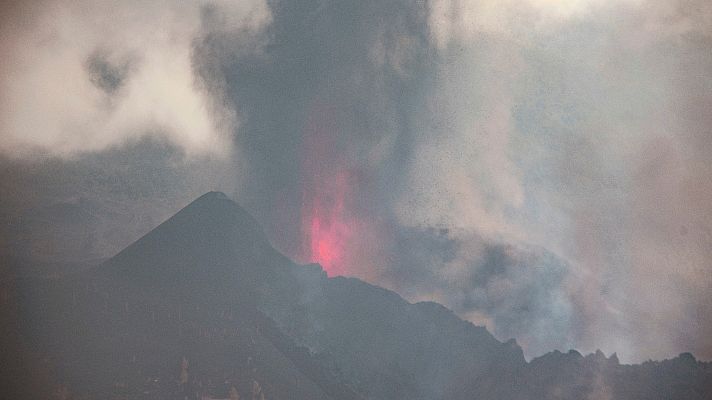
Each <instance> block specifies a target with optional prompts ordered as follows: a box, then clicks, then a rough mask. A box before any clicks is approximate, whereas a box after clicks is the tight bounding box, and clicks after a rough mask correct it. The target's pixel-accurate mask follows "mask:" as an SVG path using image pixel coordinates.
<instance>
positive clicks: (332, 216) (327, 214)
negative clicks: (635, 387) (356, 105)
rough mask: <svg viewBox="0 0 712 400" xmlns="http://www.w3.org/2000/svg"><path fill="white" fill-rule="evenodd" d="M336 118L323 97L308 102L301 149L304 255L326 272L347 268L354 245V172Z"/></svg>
mask: <svg viewBox="0 0 712 400" xmlns="http://www.w3.org/2000/svg"><path fill="white" fill-rule="evenodd" d="M338 131H339V124H338V123H337V119H336V118H335V117H334V110H333V109H332V107H330V106H329V105H328V104H327V103H323V102H319V101H317V102H315V103H314V104H312V109H311V112H310V116H309V118H308V120H307V124H306V126H305V132H304V142H303V149H302V150H303V153H302V157H303V158H302V180H303V182H302V184H303V199H302V201H303V202H302V212H301V214H302V215H301V225H302V235H303V242H302V243H303V244H302V255H301V257H300V258H301V259H302V260H304V261H310V262H317V263H319V264H320V265H321V266H322V268H324V270H325V271H326V273H327V274H328V275H329V276H334V275H343V274H345V273H347V272H349V271H347V267H346V264H347V262H348V259H347V258H348V257H347V256H348V254H347V253H348V249H350V248H351V247H352V244H351V239H352V238H353V235H352V232H353V230H354V222H355V221H353V218H351V216H350V215H349V210H348V208H349V205H350V200H351V198H350V197H351V195H352V193H351V192H352V190H351V187H352V185H351V184H352V183H353V182H352V180H353V179H351V178H352V173H351V172H350V171H349V170H348V168H345V166H344V163H343V159H342V158H341V157H340V154H339V143H338V142H337V137H338V135H337V134H336V133H337V132H338Z"/></svg>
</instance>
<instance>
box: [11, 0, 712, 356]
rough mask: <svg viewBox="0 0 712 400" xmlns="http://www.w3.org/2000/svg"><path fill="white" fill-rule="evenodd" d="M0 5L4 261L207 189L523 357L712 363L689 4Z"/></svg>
mask: <svg viewBox="0 0 712 400" xmlns="http://www.w3.org/2000/svg"><path fill="white" fill-rule="evenodd" d="M2 7H3V8H2V20H1V21H0V52H1V54H2V55H3V61H2V63H0V191H1V193H0V218H2V220H3V224H2V226H3V228H0V240H1V245H0V255H1V256H3V257H9V258H11V259H13V260H15V259H18V260H28V259H39V260H42V261H43V262H46V261H48V260H56V259H61V260H63V261H69V260H73V259H89V258H100V257H106V256H110V255H111V254H112V253H114V252H116V251H117V250H120V249H121V248H122V247H123V246H125V245H126V244H128V243H130V242H131V241H132V240H135V239H136V238H138V237H139V236H140V235H141V234H142V233H145V232H146V231H148V230H149V229H151V228H152V227H153V226H155V225H157V224H158V223H159V222H160V221H161V220H162V219H164V218H166V217H168V216H169V215H170V214H171V213H172V212H174V211H176V210H177V209H179V208H180V207H181V206H182V205H185V204H186V203H187V202H189V201H190V200H191V199H192V198H194V197H197V196H198V195H199V194H201V193H202V192H205V191H208V190H213V189H217V190H223V191H225V192H227V193H228V194H230V195H231V196H233V197H234V198H235V199H236V200H237V201H238V202H239V203H240V204H242V205H243V206H245V207H246V208H247V209H248V210H249V211H250V212H252V213H253V214H255V216H256V217H257V219H258V220H259V221H260V222H261V223H262V224H263V226H264V228H265V230H266V231H267V233H268V234H269V236H270V237H271V239H272V240H273V242H274V244H275V245H276V246H277V247H278V248H280V249H281V250H282V251H283V252H285V253H286V254H287V255H289V256H290V257H292V258H294V259H295V260H297V261H300V262H308V261H319V262H321V263H322V264H323V265H324V267H325V268H326V269H327V271H328V272H329V273H330V274H331V275H337V274H344V275H352V276H357V277H360V278H363V279H365V280H367V281H369V282H372V283H376V284H379V285H382V286H385V287H388V288H392V289H394V290H396V291H398V292H399V293H400V294H401V295H403V296H404V297H406V298H407V299H409V300H411V301H417V300H436V301H438V302H441V303H443V304H445V305H446V306H448V307H450V308H452V309H453V310H454V311H455V312H457V313H458V314H459V315H461V316H462V317H464V318H467V319H469V320H471V321H473V322H475V323H477V324H480V325H486V326H487V327H488V328H489V329H490V330H491V331H492V332H493V333H494V334H495V335H496V336H497V337H498V338H499V339H502V340H505V339H508V338H510V337H515V338H516V339H517V341H518V342H519V343H520V344H522V346H523V347H524V349H525V352H526V354H527V356H528V357H531V356H536V355H539V354H542V353H544V352H545V351H548V350H552V349H555V348H557V349H561V350H568V349H569V348H577V349H580V350H582V351H592V350H594V349H596V348H601V349H602V350H603V351H604V352H606V353H607V354H608V353H612V352H618V354H619V356H620V357H621V360H622V361H624V362H625V361H628V362H630V361H641V360H645V359H648V358H664V357H670V356H674V355H677V354H678V353H680V352H683V351H692V352H693V353H695V354H696V355H697V356H698V357H700V358H704V359H711V358H712V163H710V162H709V161H708V160H709V157H710V154H712V3H710V2H708V1H705V0H658V1H652V0H649V1H646V0H570V1H566V0H562V1H555V0H528V1H508V0H498V1H487V0H480V1H476V0H461V1H456V0H436V1H383V2H379V1H358V2H353V1H327V0H314V1H308V0H301V1H294V0H291V1H278V0H274V1H261V0H248V1H239V2H227V1H190V2H188V1H185V2H171V1H161V0H149V1H124V2H117V3H115V4H108V3H107V2H91V1H81V0H80V1H71V2H70V1H34V2H17V3H16V4H13V3H7V4H5V5H3V6H2ZM23 263H24V264H23ZM26 263H27V261H22V262H18V265H26Z"/></svg>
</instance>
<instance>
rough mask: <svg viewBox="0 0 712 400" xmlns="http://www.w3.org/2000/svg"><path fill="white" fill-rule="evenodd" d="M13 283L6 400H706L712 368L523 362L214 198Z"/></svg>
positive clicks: (577, 358) (600, 359) (433, 309)
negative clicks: (124, 242)
mask: <svg viewBox="0 0 712 400" xmlns="http://www.w3.org/2000/svg"><path fill="white" fill-rule="evenodd" d="M13 282H14V283H13V285H11V287H12V288H11V289H12V290H6V291H5V293H6V294H5V295H4V298H5V300H4V301H3V303H2V310H1V311H2V315H3V316H5V317H6V318H13V325H12V326H16V327H17V329H9V330H10V331H11V332H8V333H7V335H6V337H8V338H10V339H8V340H6V341H5V345H6V346H12V348H13V350H12V351H11V352H7V353H5V352H4V353H5V354H9V355H10V356H12V358H13V360H14V361H13V362H9V363H5V364H4V365H9V366H10V368H9V369H7V370H6V371H7V372H4V373H3V377H4V382H6V383H5V384H6V385H7V386H8V389H7V393H11V394H12V396H13V397H12V398H15V397H17V398H19V397H20V396H24V397H29V396H30V395H32V396H35V397H42V398H52V397H55V398H70V397H71V398H87V399H95V398H116V399H118V398H123V399H186V398H189V399H196V398H198V399H200V398H202V399H207V398H241V399H245V398H247V399H262V398H264V399H297V400H298V399H475V398H485V399H547V398H560V399H587V398H615V399H641V398H646V399H663V398H665V399H707V398H712V365H711V364H710V363H704V362H700V361H697V360H696V359H695V358H694V357H693V356H692V355H690V354H682V355H680V356H679V357H677V358H675V359H672V360H666V361H661V362H648V363H644V364H642V365H621V364H620V363H619V362H618V360H617V358H616V357H615V355H613V356H611V357H606V356H604V355H603V353H601V352H597V353H596V354H591V355H587V356H583V355H581V354H579V353H578V352H576V351H573V350H572V351H570V352H568V353H560V352H558V351H555V352H552V353H549V354H547V355H545V356H543V357H540V358H537V359H534V360H532V361H531V362H527V361H526V360H525V359H524V356H523V353H522V350H521V348H520V347H519V346H518V345H517V343H516V342H515V341H514V340H510V341H507V342H501V341H498V340H497V339H495V338H494V337H493V336H492V335H491V334H490V333H489V332H488V331H487V330H486V329H485V328H483V327H478V326H474V325H473V324H471V323H469V322H467V321H463V320H461V319H460V318H458V317H457V316H456V315H455V314H454V313H452V312H451V311H449V310H448V309H446V308H445V307H443V306H441V305H439V304H436V303H431V302H423V303H416V304H411V303H408V302H407V301H405V300H404V299H403V298H401V297H400V296H399V295H398V294H396V293H394V292H392V291H389V290H386V289H383V288H380V287H377V286H373V285H370V284H368V283H365V282H363V281H361V280H358V279H355V278H345V277H329V276H327V274H326V273H325V272H324V270H323V269H322V268H321V267H320V266H319V265H317V264H310V265H298V264H295V263H293V262H292V261H290V260H289V259H288V258H286V257H285V256H283V255H282V254H280V253H279V252H278V251H277V250H275V249H274V248H273V247H272V246H271V245H270V242H269V240H268V238H267V237H266V235H265V234H264V233H263V231H262V230H261V229H260V226H259V224H258V223H257V221H255V219H254V218H252V217H251V216H250V215H249V213H247V212H246V211H245V210H244V209H242V208H241V207H240V206H239V205H237V204H236V203H235V202H234V201H232V200H231V199H229V198H228V197H227V196H226V195H224V194H222V193H219V192H211V193H207V194H205V195H203V196H201V197H200V198H198V199H197V200H195V201H193V202H192V203H191V204H189V205H188V206H186V207H185V208H184V209H182V210H180V211H179V212H178V213H177V214H175V215H174V216H173V217H171V218H170V219H168V220H167V221H165V222H164V223H162V224H161V225H159V226H158V227H156V228H155V229H154V230H153V231H151V232H150V233H148V234H147V235H145V236H144V237H142V238H140V239H139V240H137V241H136V242H135V243H133V244H131V245H130V246H128V247H127V248H126V249H124V250H123V251H121V252H120V253H118V254H117V255H116V256H114V257H112V258H111V259H109V260H107V261H105V262H104V263H102V264H101V265H98V266H96V267H94V268H91V269H89V270H83V271H82V272H78V273H75V274H72V275H67V276H62V277H59V278H53V279H16V280H15V281H13ZM8 287H10V285H8ZM8 293H9V294H8ZM13 310H20V311H19V312H18V311H13ZM8 316H9V317H8ZM5 326H6V327H7V326H9V325H7V324H5ZM6 330H8V329H7V328H6ZM8 348H9V347H8ZM28 372H31V373H30V374H28ZM10 390H12V392H10Z"/></svg>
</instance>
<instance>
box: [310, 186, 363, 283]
mask: <svg viewBox="0 0 712 400" xmlns="http://www.w3.org/2000/svg"><path fill="white" fill-rule="evenodd" d="M346 181H347V180H346V179H345V178H344V177H343V176H339V177H337V178H336V179H335V181H334V182H332V185H329V186H327V188H328V189H330V190H328V191H323V190H320V191H319V193H317V194H316V195H315V196H314V197H313V198H312V199H311V202H310V203H311V204H309V205H307V204H305V206H310V207H309V208H308V209H307V210H304V211H305V215H304V216H305V217H307V218H308V221H304V222H308V224H309V232H308V236H309V250H310V253H311V254H310V259H311V260H312V261H314V262H318V263H319V264H321V266H322V267H323V268H324V270H325V271H326V273H327V274H328V275H329V276H333V275H341V274H343V273H345V272H346V271H345V270H344V263H345V261H346V260H345V255H346V246H347V244H348V240H349V237H350V233H351V232H350V229H349V224H348V223H347V221H346V215H345V208H344V202H345V196H346V191H347V190H346V189H347V187H346V186H347V184H346ZM322 189H325V188H322Z"/></svg>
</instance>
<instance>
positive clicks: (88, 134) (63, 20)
mask: <svg viewBox="0 0 712 400" xmlns="http://www.w3.org/2000/svg"><path fill="white" fill-rule="evenodd" d="M201 5H202V4H201V2H197V1H194V2H190V3H180V4H177V3H173V2H165V1H153V2H140V1H131V2H121V3H105V2H91V1H83V2H79V3H77V2H71V3H69V2H67V3H64V2H59V3H48V4H45V5H43V6H42V7H35V8H31V9H28V11H27V12H28V13H29V16H26V18H25V19H24V20H23V22H24V23H23V24H22V25H19V24H15V27H16V29H14V30H13V31H12V32H9V33H11V37H8V38H6V39H5V40H4V41H3V42H2V43H1V44H0V45H1V46H2V53H3V56H4V57H5V58H6V60H9V62H7V63H6V65H5V66H4V67H3V69H2V70H1V74H2V75H0V88H1V89H2V90H0V119H1V122H0V135H2V141H0V151H3V152H5V153H9V154H12V155H15V156H22V155H25V154H28V153H35V152H40V153H46V154H51V155H58V156H72V155H75V154H79V153H83V152H91V151H98V150H102V149H104V148H106V147H108V146H114V145H119V144H121V143H123V142H125V141H127V140H132V139H135V138H137V137H140V136H143V135H161V136H164V137H165V138H167V139H168V140H170V141H171V142H173V143H175V144H176V145H178V146H180V147H182V148H183V149H184V150H185V151H186V153H187V154H189V155H190V154H213V155H226V154H227V153H229V151H230V146H231V133H232V131H233V130H234V128H235V126H236V124H237V122H238V121H237V115H236V114H235V111H234V110H232V109H230V108H228V107H226V106H225V105H223V104H221V102H220V101H219V100H216V99H215V98H213V97H212V96H211V93H208V91H207V90H205V89H204V88H202V87H201V86H200V84H199V82H198V81H196V78H195V74H194V71H193V70H192V60H191V49H192V44H193V39H194V38H195V37H196V35H197V34H198V33H199V29H200V17H201V14H200V13H201ZM217 6H218V7H221V8H220V12H221V13H223V14H224V15H226V21H227V22H229V23H230V24H233V25H234V26H235V28H236V29H237V28H241V29H242V32H243V34H245V35H252V34H255V33H258V32H259V30H260V29H262V28H263V27H264V26H265V25H266V24H267V23H269V20H270V15H269V10H268V8H267V6H266V4H265V3H264V2H262V1H250V2H242V3H239V5H237V6H235V5H227V4H223V3H217ZM92 57H94V58H98V63H99V64H100V67H101V68H103V69H100V70H99V71H92V70H91V69H92V65H91V60H92ZM92 72H93V74H92ZM102 73H103V74H105V75H106V76H102ZM97 79H98V80H99V81H101V79H108V80H109V82H108V83H106V82H105V83H106V84H105V85H102V84H100V83H99V84H97ZM107 85H108V86H107Z"/></svg>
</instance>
